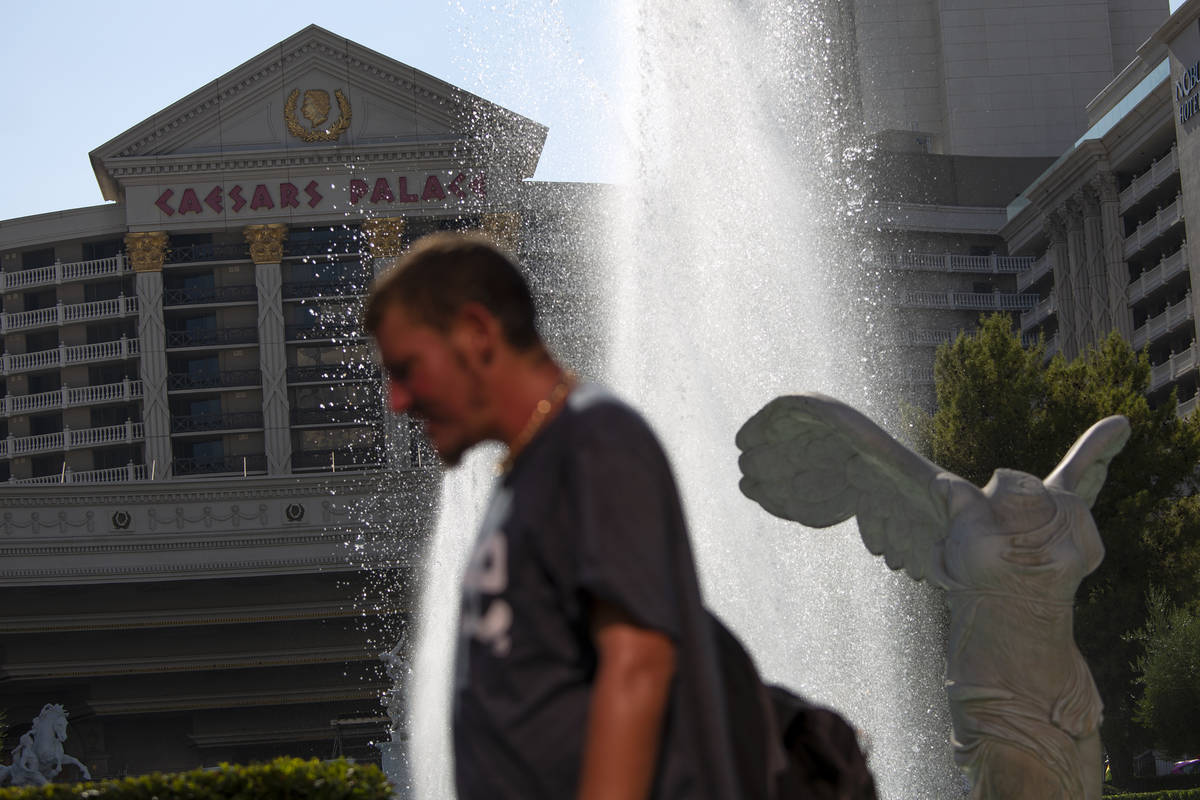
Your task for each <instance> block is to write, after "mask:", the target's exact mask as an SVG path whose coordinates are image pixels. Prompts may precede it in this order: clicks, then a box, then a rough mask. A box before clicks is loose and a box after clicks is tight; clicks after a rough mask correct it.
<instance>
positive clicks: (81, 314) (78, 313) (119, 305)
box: [0, 295, 138, 333]
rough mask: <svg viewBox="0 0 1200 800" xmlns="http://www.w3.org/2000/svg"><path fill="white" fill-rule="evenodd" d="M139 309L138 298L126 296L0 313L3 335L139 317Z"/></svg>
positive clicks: (0, 329) (0, 330)
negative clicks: (103, 320)
mask: <svg viewBox="0 0 1200 800" xmlns="http://www.w3.org/2000/svg"><path fill="white" fill-rule="evenodd" d="M137 310H138V302H137V298H136V297H125V296H124V295H122V296H121V297H114V298H113V299H112V300H93V301H91V302H89V303H75V304H73V305H67V306H64V305H63V304H62V303H58V304H57V305H53V306H50V307H49V308H38V309H35V310H33V311H17V312H15V313H12V314H8V313H0V333H12V332H14V331H23V330H28V329H30V328H49V327H53V326H55V325H66V324H68V323H72V322H93V321H96V320H102V319H113V318H115V317H124V316H128V315H129V314H136V313H137Z"/></svg>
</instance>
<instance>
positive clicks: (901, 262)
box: [883, 253, 1033, 275]
mask: <svg viewBox="0 0 1200 800" xmlns="http://www.w3.org/2000/svg"><path fill="white" fill-rule="evenodd" d="M883 263H884V264H885V265H886V266H888V267H891V268H892V269H904V270H914V271H917V272H975V273H989V274H993V275H995V274H1001V273H1004V274H1008V273H1019V272H1024V271H1025V270H1027V269H1029V268H1030V267H1031V266H1032V265H1033V258H1031V257H1028V256H997V255H989V256H962V255H951V254H950V253H890V254H888V255H885V256H884V257H883Z"/></svg>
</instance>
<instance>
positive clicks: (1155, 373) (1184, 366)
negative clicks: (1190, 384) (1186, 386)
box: [1150, 342, 1200, 392]
mask: <svg viewBox="0 0 1200 800" xmlns="http://www.w3.org/2000/svg"><path fill="white" fill-rule="evenodd" d="M1197 355H1198V354H1197V351H1196V343H1195V342H1192V343H1191V344H1190V345H1188V349H1186V350H1184V351H1183V352H1182V353H1175V354H1173V355H1172V356H1171V357H1170V358H1168V359H1167V360H1166V361H1164V362H1163V363H1161V364H1157V365H1155V366H1153V367H1151V368H1150V391H1152V392H1153V391H1155V390H1157V389H1161V388H1162V387H1164V386H1166V385H1167V384H1168V383H1171V382H1172V381H1177V380H1179V379H1180V378H1182V377H1184V376H1185V375H1187V374H1188V373H1191V372H1195V371H1196V365H1197V364H1198V363H1200V360H1198V358H1197Z"/></svg>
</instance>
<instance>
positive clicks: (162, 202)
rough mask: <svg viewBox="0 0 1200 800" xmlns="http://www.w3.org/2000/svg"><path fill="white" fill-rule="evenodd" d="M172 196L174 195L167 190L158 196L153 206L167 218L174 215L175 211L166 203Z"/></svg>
mask: <svg viewBox="0 0 1200 800" xmlns="http://www.w3.org/2000/svg"><path fill="white" fill-rule="evenodd" d="M173 194H175V193H174V192H172V191H171V190H170V189H167V190H165V191H164V192H163V193H162V194H160V195H159V196H158V199H157V200H155V201H154V205H156V206H158V210H159V211H161V212H163V213H164V214H166V215H167V216H168V217H170V216H173V215H174V214H175V209H173V208H171V207H170V206H169V205H167V201H168V200H170V199H171V195H173Z"/></svg>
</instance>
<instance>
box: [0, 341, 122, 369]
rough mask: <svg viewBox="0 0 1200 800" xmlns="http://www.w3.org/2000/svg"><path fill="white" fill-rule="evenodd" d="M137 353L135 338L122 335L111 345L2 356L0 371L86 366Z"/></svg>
mask: <svg viewBox="0 0 1200 800" xmlns="http://www.w3.org/2000/svg"><path fill="white" fill-rule="evenodd" d="M139 351H140V348H139V347H138V340H137V339H127V338H125V337H124V336H122V337H121V338H120V339H116V340H114V341H111V342H98V343H96V344H76V345H70V346H68V345H62V344H60V345H59V346H58V347H54V348H51V349H50V350H36V351H34V352H32V353H17V354H15V355H14V354H12V353H5V354H4V355H2V356H0V371H2V372H3V373H4V374H5V375H14V374H16V373H18V372H32V371H34V370H41V369H56V368H59V367H65V366H67V365H68V364H90V363H93V362H97V361H116V360H122V359H126V358H130V357H131V356H136V355H137V354H138V353H139Z"/></svg>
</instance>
